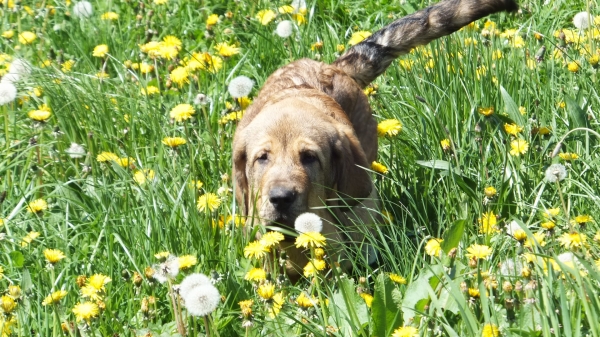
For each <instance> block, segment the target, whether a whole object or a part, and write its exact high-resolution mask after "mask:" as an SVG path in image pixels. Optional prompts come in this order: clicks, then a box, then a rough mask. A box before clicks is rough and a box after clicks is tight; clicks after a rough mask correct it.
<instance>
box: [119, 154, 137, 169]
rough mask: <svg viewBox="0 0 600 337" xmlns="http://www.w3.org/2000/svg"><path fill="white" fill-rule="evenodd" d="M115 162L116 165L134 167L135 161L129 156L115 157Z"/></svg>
mask: <svg viewBox="0 0 600 337" xmlns="http://www.w3.org/2000/svg"><path fill="white" fill-rule="evenodd" d="M115 163H117V165H119V166H121V167H124V168H127V167H132V168H133V167H134V163H135V159H134V158H131V157H123V158H117V159H116V160H115Z"/></svg>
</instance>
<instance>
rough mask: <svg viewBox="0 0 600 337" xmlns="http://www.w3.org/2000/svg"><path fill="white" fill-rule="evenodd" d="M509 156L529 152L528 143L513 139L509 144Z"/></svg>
mask: <svg viewBox="0 0 600 337" xmlns="http://www.w3.org/2000/svg"><path fill="white" fill-rule="evenodd" d="M510 148H511V150H510V154H511V155H512V156H516V157H518V156H520V155H522V154H524V153H526V152H527V150H529V143H527V141H526V140H524V139H515V140H513V141H512V142H510Z"/></svg>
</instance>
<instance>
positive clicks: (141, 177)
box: [133, 169, 155, 185]
mask: <svg viewBox="0 0 600 337" xmlns="http://www.w3.org/2000/svg"><path fill="white" fill-rule="evenodd" d="M154 176H155V173H154V170H151V169H142V170H137V171H135V172H134V173H133V181H135V182H136V183H137V184H138V185H143V184H145V183H146V181H148V180H154Z"/></svg>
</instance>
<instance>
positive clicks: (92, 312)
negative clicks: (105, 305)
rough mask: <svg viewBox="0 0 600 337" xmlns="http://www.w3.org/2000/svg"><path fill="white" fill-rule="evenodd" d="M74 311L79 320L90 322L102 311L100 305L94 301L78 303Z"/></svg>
mask: <svg viewBox="0 0 600 337" xmlns="http://www.w3.org/2000/svg"><path fill="white" fill-rule="evenodd" d="M72 311H73V313H74V314H75V318H76V319H77V321H78V322H80V321H87V322H89V321H90V320H91V319H92V318H95V317H96V316H98V314H99V313H100V309H99V308H98V305H97V304H96V303H93V302H84V303H77V304H76V305H75V306H74V307H73V310H72Z"/></svg>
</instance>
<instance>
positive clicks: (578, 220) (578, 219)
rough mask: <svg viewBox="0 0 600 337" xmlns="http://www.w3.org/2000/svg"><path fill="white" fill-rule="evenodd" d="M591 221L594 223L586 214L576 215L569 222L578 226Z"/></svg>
mask: <svg viewBox="0 0 600 337" xmlns="http://www.w3.org/2000/svg"><path fill="white" fill-rule="evenodd" d="M592 221H594V219H593V218H592V217H591V216H589V215H587V214H582V215H578V216H576V217H575V218H574V219H573V220H571V222H574V223H577V224H578V225H584V224H586V223H588V222H592Z"/></svg>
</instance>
